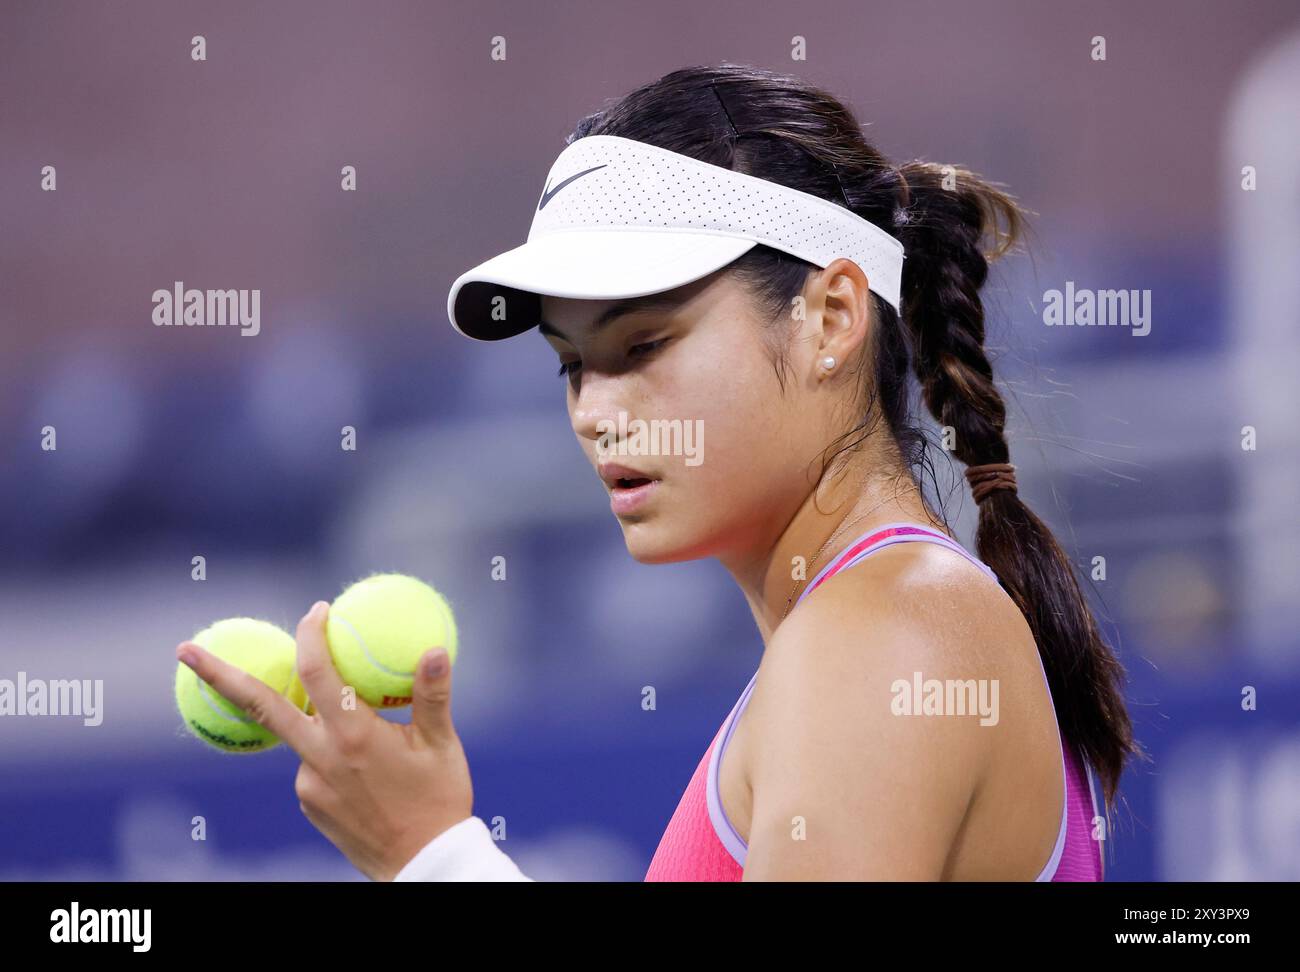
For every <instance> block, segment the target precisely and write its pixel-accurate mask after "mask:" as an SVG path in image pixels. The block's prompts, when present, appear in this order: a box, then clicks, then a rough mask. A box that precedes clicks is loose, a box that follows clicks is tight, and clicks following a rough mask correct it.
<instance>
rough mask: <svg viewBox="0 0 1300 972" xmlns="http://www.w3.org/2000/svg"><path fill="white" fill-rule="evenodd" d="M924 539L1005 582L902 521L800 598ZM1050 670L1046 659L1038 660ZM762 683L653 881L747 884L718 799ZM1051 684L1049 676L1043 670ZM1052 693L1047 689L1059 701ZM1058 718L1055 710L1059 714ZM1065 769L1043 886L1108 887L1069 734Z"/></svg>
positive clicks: (723, 732)
mask: <svg viewBox="0 0 1300 972" xmlns="http://www.w3.org/2000/svg"><path fill="white" fill-rule="evenodd" d="M915 541H924V542H927V543H938V544H942V545H943V546H945V547H948V548H949V549H951V550H955V551H957V552H958V553H960V554H962V555H963V556H964V557H966V558H967V559H968V560H970V561H971V562H972V563H974V564H976V565H977V566H978V567H980V568H981V569H982V570H983V571H984V572H985V573H986V574H988V575H989V577H991V578H992V579H993V580H994V581H995V582H996V581H997V577H996V576H995V575H994V573H993V571H992V570H990V569H989V567H988V565H986V564H985V563H983V562H982V561H980V560H979V559H978V558H976V557H974V556H972V555H971V554H970V553H969V552H968V551H967V550H966V549H965V548H964V547H962V546H961V545H960V544H958V543H956V542H954V541H953V540H952V539H950V538H949V537H947V536H945V535H944V534H942V533H938V532H936V531H934V530H931V529H929V528H928V527H922V526H918V525H916V524H911V523H894V524H890V525H889V526H887V527H884V528H880V529H876V530H873V531H871V532H870V533H868V534H865V535H864V536H862V537H860V538H858V539H857V540H856V541H854V542H853V543H852V544H850V545H849V546H848V548H847V549H846V550H844V552H843V553H841V554H840V555H839V556H837V557H836V558H835V559H834V560H832V561H831V562H830V563H829V564H827V565H826V567H825V568H823V569H822V571H821V572H820V573H819V574H818V575H817V576H816V577H814V578H813V581H812V583H811V584H809V585H808V586H807V588H805V589H804V592H803V594H802V595H800V597H799V601H798V602H796V604H798V603H799V602H802V601H803V599H804V598H805V597H807V596H808V595H809V594H811V593H812V592H813V591H814V590H815V589H816V588H817V586H818V585H819V584H821V583H822V582H823V581H825V580H826V579H827V578H829V577H833V576H834V575H835V574H837V573H839V572H840V571H841V570H845V569H847V568H849V567H852V566H853V565H854V564H856V563H858V562H859V561H861V560H863V559H864V558H865V557H867V556H869V555H871V554H873V553H875V552H876V551H877V550H882V549H884V548H885V547H887V546H890V545H891V544H895V543H907V542H915ZM1038 665H1039V670H1040V671H1043V668H1042V659H1041V658H1040V659H1039V662H1038ZM757 679H758V673H757V672H755V673H754V676H753V678H751V679H750V680H749V684H748V685H747V686H746V687H745V691H744V692H742V693H741V696H740V698H739V699H738V700H737V701H736V704H735V705H734V706H733V707H732V709H731V713H730V714H729V715H728V716H727V718H726V719H725V720H724V721H723V723H722V726H721V727H720V728H719V729H718V732H717V734H716V735H715V736H714V737H713V742H712V743H710V744H709V748H708V749H707V750H706V751H705V753H704V756H703V758H702V759H701V760H700V763H699V765H698V766H696V768H695V774H694V775H693V776H692V777H691V781H690V783H688V784H687V786H686V792H685V793H683V794H682V798H681V801H680V802H679V803H678V804H677V809H676V810H675V811H674V812H673V815H672V819H670V820H669V821H668V827H667V829H666V830H665V831H664V835H663V837H662V838H661V839H660V841H659V847H658V849H656V850H655V855H654V858H653V859H652V860H651V861H650V869H649V870H648V871H647V872H646V876H645V879H646V880H647V881H739V880H740V879H741V875H742V873H743V872H744V868H745V854H746V852H747V851H748V846H747V845H746V843H745V841H744V839H743V838H742V837H741V836H740V834H738V833H736V830H735V828H734V827H732V825H731V821H730V820H728V819H727V814H726V812H725V811H724V810H723V809H722V801H721V799H719V796H718V778H719V769H720V767H721V765H722V757H723V756H724V755H725V753H726V751H727V743H728V742H729V741H730V739H731V730H732V727H733V726H734V725H735V723H736V719H737V718H739V716H740V713H741V712H742V711H743V710H744V708H745V706H746V704H747V703H748V702H749V696H750V693H751V692H753V690H754V683H755V682H756V681H757ZM1043 683H1044V685H1046V684H1047V673H1046V671H1043ZM1051 692H1052V690H1051V687H1050V686H1049V687H1048V689H1047V693H1048V698H1049V700H1050V698H1051ZM1052 712H1053V718H1055V712H1056V710H1055V708H1053V710H1052ZM1057 738H1058V739H1060V742H1061V764H1062V768H1063V769H1064V773H1065V800H1064V804H1063V806H1062V809H1061V826H1060V829H1059V831H1058V833H1057V837H1056V847H1055V848H1054V849H1053V851H1052V856H1051V857H1050V858H1049V859H1048V861H1047V863H1046V864H1044V865H1043V869H1042V871H1041V872H1040V873H1039V875H1038V877H1037V878H1036V880H1038V881H1100V880H1101V879H1102V876H1103V873H1104V869H1103V864H1102V857H1101V845H1100V844H1099V842H1097V841H1095V840H1093V838H1092V830H1093V820H1094V819H1095V818H1096V817H1097V816H1098V814H1097V796H1096V791H1095V789H1094V785H1093V774H1092V769H1091V768H1090V767H1089V766H1088V765H1087V764H1086V763H1085V762H1083V761H1082V760H1081V759H1080V757H1079V754H1078V753H1077V752H1075V749H1074V747H1073V746H1071V745H1068V744H1067V743H1066V741H1065V739H1064V737H1062V736H1061V732H1060V725H1059V723H1058V725H1057Z"/></svg>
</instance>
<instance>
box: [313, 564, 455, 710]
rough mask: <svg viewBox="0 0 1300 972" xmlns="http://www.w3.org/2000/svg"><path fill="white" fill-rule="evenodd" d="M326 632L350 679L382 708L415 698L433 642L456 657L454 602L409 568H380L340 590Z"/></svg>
mask: <svg viewBox="0 0 1300 972" xmlns="http://www.w3.org/2000/svg"><path fill="white" fill-rule="evenodd" d="M326 638H327V640H328V641H329V646H330V655H331V656H333V658H334V667H335V668H337V669H338V672H339V675H341V676H342V678H343V682H344V684H346V685H351V686H352V687H353V688H354V689H356V692H357V695H359V696H361V698H363V699H365V700H366V702H368V703H370V705H372V706H374V707H376V708H380V709H392V708H397V707H399V706H403V705H409V704H410V702H411V694H412V692H413V691H414V685H415V668H416V665H417V664H418V663H419V661H420V656H421V655H423V654H424V653H425V652H426V651H428V650H429V649H430V648H439V647H441V648H445V649H447V658H448V660H449V661H451V662H453V663H454V662H455V661H456V619H455V617H454V616H453V615H452V612H451V605H450V604H448V603H447V600H446V598H444V597H443V596H442V595H441V594H439V593H438V592H437V591H436V590H434V589H433V588H432V587H430V586H429V585H428V584H426V583H424V581H422V580H419V579H417V578H415V577H408V576H406V575H405V574H375V575H373V576H371V577H367V578H365V580H360V581H357V582H356V583H355V584H353V585H352V586H351V587H349V588H348V589H347V590H345V591H344V592H343V593H342V594H340V595H339V596H338V599H337V600H335V601H334V603H333V604H331V605H330V611H329V621H328V623H327V624H326Z"/></svg>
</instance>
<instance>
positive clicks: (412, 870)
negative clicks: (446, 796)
mask: <svg viewBox="0 0 1300 972" xmlns="http://www.w3.org/2000/svg"><path fill="white" fill-rule="evenodd" d="M393 880H394V881H531V880H532V878H530V877H527V876H526V875H525V874H523V873H522V872H521V871H520V870H519V868H518V867H517V866H516V865H515V862H514V861H512V860H511V859H510V856H509V855H508V854H506V852H505V851H503V850H502V849H501V848H499V847H498V846H497V842H496V841H495V840H493V839H492V833H491V831H489V830H488V827H487V824H485V823H484V822H483V821H482V820H480V819H479V818H478V817H466V818H465V819H464V820H462V821H461V822H460V823H458V824H456V825H455V826H453V827H449V828H448V829H446V830H444V831H443V832H442V833H440V834H439V835H438V836H437V837H435V838H433V840H431V841H429V843H427V844H425V845H424V847H423V849H421V851H420V852H419V853H418V854H416V855H415V856H414V857H412V858H411V859H410V860H409V861H407V863H406V866H405V867H403V868H402V869H401V870H400V871H398V872H397V876H396V877H395V878H393Z"/></svg>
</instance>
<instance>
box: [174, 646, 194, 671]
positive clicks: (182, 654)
mask: <svg viewBox="0 0 1300 972" xmlns="http://www.w3.org/2000/svg"><path fill="white" fill-rule="evenodd" d="M176 657H177V658H178V659H180V660H181V661H183V662H184V663H185V664H186V665H189V666H190V667H191V668H193V667H194V663H195V662H196V661H198V656H197V655H196V654H194V649H193V648H191V647H190V646H189V645H188V644H180V645H177V646H176Z"/></svg>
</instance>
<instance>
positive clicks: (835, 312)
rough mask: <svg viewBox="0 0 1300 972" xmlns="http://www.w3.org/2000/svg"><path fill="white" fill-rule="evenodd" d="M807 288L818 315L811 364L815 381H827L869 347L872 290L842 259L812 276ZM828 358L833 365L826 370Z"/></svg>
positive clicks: (857, 270) (859, 271)
mask: <svg viewBox="0 0 1300 972" xmlns="http://www.w3.org/2000/svg"><path fill="white" fill-rule="evenodd" d="M810 284H811V286H810V289H809V297H808V300H809V304H810V305H811V306H813V307H818V306H819V307H820V311H821V314H820V319H821V332H820V334H818V335H817V343H816V356H815V357H814V358H813V362H812V364H813V368H814V371H815V373H816V375H817V376H818V377H820V378H828V377H831V376H833V375H837V374H840V373H842V372H843V371H844V366H845V364H846V363H847V362H849V361H852V360H853V359H854V358H855V357H856V356H857V355H858V354H859V352H860V350H861V349H862V348H863V347H864V346H866V345H867V343H868V342H867V338H868V336H869V335H870V334H871V327H872V324H873V321H872V316H871V290H870V287H869V286H868V281H867V276H866V274H864V273H863V272H862V268H861V267H859V266H858V265H857V264H856V263H854V262H853V261H852V260H849V259H846V258H844V257H840V258H839V259H837V260H834V261H832V262H831V263H830V264H829V265H828V266H827V267H826V268H825V269H823V270H820V271H818V272H817V273H816V274H814V275H813V278H812V280H811V281H810ZM831 358H833V359H834V361H835V363H834V365H831V366H830V367H829V368H828V367H826V366H827V365H828V364H830V362H829V360H828V359H831Z"/></svg>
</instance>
